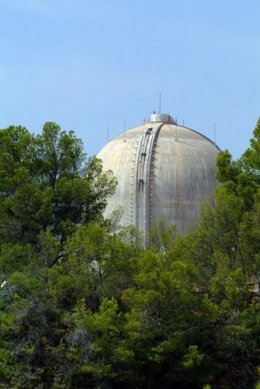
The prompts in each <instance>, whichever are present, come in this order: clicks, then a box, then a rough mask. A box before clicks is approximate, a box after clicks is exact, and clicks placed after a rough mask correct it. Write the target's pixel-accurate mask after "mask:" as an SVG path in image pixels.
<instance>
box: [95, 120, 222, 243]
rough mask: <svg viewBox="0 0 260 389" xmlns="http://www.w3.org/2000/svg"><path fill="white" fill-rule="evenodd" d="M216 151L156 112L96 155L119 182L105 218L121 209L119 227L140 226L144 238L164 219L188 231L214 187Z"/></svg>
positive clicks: (206, 140) (200, 136)
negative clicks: (153, 226)
mask: <svg viewBox="0 0 260 389" xmlns="http://www.w3.org/2000/svg"><path fill="white" fill-rule="evenodd" d="M218 152H219V148H218V147H217V146H216V145H215V144H214V143H213V142H212V141H210V140H209V139H208V138H206V137H205V136H203V135H201V134H200V133H198V132H197V131H194V130H192V129H190V128H187V127H184V126H180V125H177V123H176V121H175V120H174V119H173V118H172V117H171V116H170V115H167V114H156V113H154V114H152V115H151V118H150V120H149V121H147V122H145V123H144V124H142V125H141V126H139V127H136V128H132V129H130V130H127V131H124V132H123V133H121V134H120V135H118V136H116V137H115V138H113V139H112V140H111V141H109V142H108V143H107V144H106V145H105V146H104V148H103V149H102V150H101V151H100V152H99V154H98V155H97V157H98V158H100V159H102V161H103V167H104V170H109V169H110V170H112V171H113V173H114V175H115V176H116V177H117V179H118V186H117V189H116V192H115V194H114V195H113V196H111V197H110V198H109V199H108V205H107V208H106V211H105V216H106V217H109V216H110V215H111V213H112V212H113V211H114V210H116V209H122V210H123V214H122V217H121V220H120V224H121V225H123V226H126V225H131V224H132V225H134V226H136V227H137V228H138V229H139V230H141V231H142V232H143V233H144V236H145V239H146V240H147V236H148V233H149V229H150V227H151V225H152V224H153V223H154V222H155V221H156V220H158V219H159V218H160V217H164V218H165V220H166V221H167V222H168V223H170V224H175V225H176V227H177V230H178V231H179V232H180V233H185V232H186V231H187V230H188V229H189V228H190V227H191V226H192V224H193V223H194V222H195V221H196V220H197V219H198V217H199V215H200V208H201V204H202V203H203V202H204V201H206V200H209V199H210V198H211V196H212V194H213V192H214V189H215V188H216V185H217V182H216V179H215V171H216V155H217V153H218Z"/></svg>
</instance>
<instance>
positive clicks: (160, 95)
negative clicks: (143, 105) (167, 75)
mask: <svg viewBox="0 0 260 389" xmlns="http://www.w3.org/2000/svg"><path fill="white" fill-rule="evenodd" d="M161 104H162V94H161V92H160V93H159V112H158V113H159V114H161Z"/></svg>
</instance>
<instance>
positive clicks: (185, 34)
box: [0, 0, 260, 158]
mask: <svg viewBox="0 0 260 389" xmlns="http://www.w3.org/2000/svg"><path fill="white" fill-rule="evenodd" d="M160 92H161V93H162V111H163V112H166V113H171V114H172V115H173V116H174V117H177V119H178V122H181V123H182V121H183V119H184V122H185V125H187V126H189V127H192V128H194V129H196V130H198V131H200V132H202V133H203V134H205V135H207V136H208V137H210V138H211V139H213V136H214V135H213V134H214V125H216V129H217V130H216V133H217V135H216V141H217V143H218V145H219V146H220V147H221V148H222V149H226V148H227V149H229V150H230V151H231V153H232V155H233V157H234V158H237V157H239V156H240V154H241V153H242V152H243V151H244V150H245V149H246V147H248V145H249V139H250V138H251V136H252V130H253V128H254V126H255V124H256V121H257V119H258V117H259V116H260V1H259V0H149V1H148V0H125V1H122V0H120V1H119V0H92V1H90V0H0V127H1V128H4V127H6V126H8V125H10V124H21V125H24V126H26V127H27V128H28V129H29V130H30V131H32V132H36V133H37V132H39V131H40V129H41V128H42V125H43V123H44V122H45V121H56V122H57V123H59V124H60V125H61V126H62V128H63V129H71V130H74V131H75V132H76V134H77V136H78V137H80V138H82V140H83V142H84V145H85V149H86V151H87V153H88V154H89V155H93V154H95V153H97V152H98V151H99V149H100V148H101V147H102V146H103V145H104V144H105V142H106V138H107V127H109V134H110V137H112V136H114V135H116V134H117V133H119V132H121V131H122V130H123V127H124V121H125V125H126V128H128V127H133V126H135V125H138V124H141V123H142V121H143V118H147V117H148V116H149V115H150V113H151V112H152V111H153V110H157V109H158V96H159V93H160Z"/></svg>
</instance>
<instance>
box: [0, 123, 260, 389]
mask: <svg viewBox="0 0 260 389" xmlns="http://www.w3.org/2000/svg"><path fill="white" fill-rule="evenodd" d="M259 129H260V122H258V123H257V126H256V129H255V130H254V133H253V138H252V141H251V146H250V148H249V149H248V150H246V151H245V153H244V154H243V155H242V157H241V158H240V159H239V160H237V161H233V160H232V157H231V155H230V153H229V152H228V151H223V152H221V153H220V154H219V156H218V161H217V166H218V172H217V177H218V180H219V181H220V186H219V188H218V189H217V191H216V196H215V200H214V202H213V203H211V204H205V205H204V207H203V209H202V215H201V219H200V220H199V221H198V223H197V225H196V226H194V228H193V229H192V230H191V231H190V232H189V233H188V234H186V235H185V236H179V235H178V234H177V232H176V230H175V228H174V226H168V225H167V224H166V223H165V222H164V221H163V220H159V221H158V223H157V224H156V225H154V226H153V228H152V230H151V235H150V244H149V245H148V246H147V247H146V248H144V247H143V246H142V244H141V242H142V239H141V237H140V234H139V232H138V231H136V230H135V229H134V228H133V227H129V228H123V229H121V230H120V231H117V232H115V230H114V221H109V220H104V219H103V217H102V211H103V210H104V207H105V205H106V198H107V196H109V195H110V194H111V193H113V191H114V189H115V185H116V180H115V178H114V177H113V176H112V174H111V172H103V171H102V164H101V162H100V161H99V160H97V159H95V158H91V159H89V160H87V159H86V156H85V154H84V153H83V145H82V142H81V141H80V140H79V139H78V138H76V136H75V134H74V133H73V132H71V131H69V132H66V131H62V130H61V129H60V127H59V126H58V125H57V124H55V123H46V124H45V125H44V127H43V131H42V133H41V134H39V135H34V134H31V133H30V132H29V131H28V130H27V129H25V128H23V127H9V128H7V129H3V130H0V334H1V337H0V388H3V389H7V388H13V389H24V388H39V389H47V388H48V389H49V388H53V389H73V388H74V389H76V388H77V389H78V388H82V389H84V388H93V389H94V388H111V389H113V388H115V389H117V388H120V389H121V388H125V389H128V388H129V389H131V388H135V389H145V388H150V389H153V388H162V389H167V388H179V389H203V388H204V389H209V388H212V389H235V388H236V389H237V388H245V389H251V388H252V387H253V385H254V384H255V383H256V381H257V374H258V371H259V366H260V361H259V359H260V356H259V349H260V345H259V339H260V319H259V318H260V296H259V290H258V291H257V285H258V287H259V277H260V254H259V253H260V223H259V221H260V187H259V184H260V182H259V174H260V170H259V168H260V165H259V151H260V137H259V134H260V133H259Z"/></svg>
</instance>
